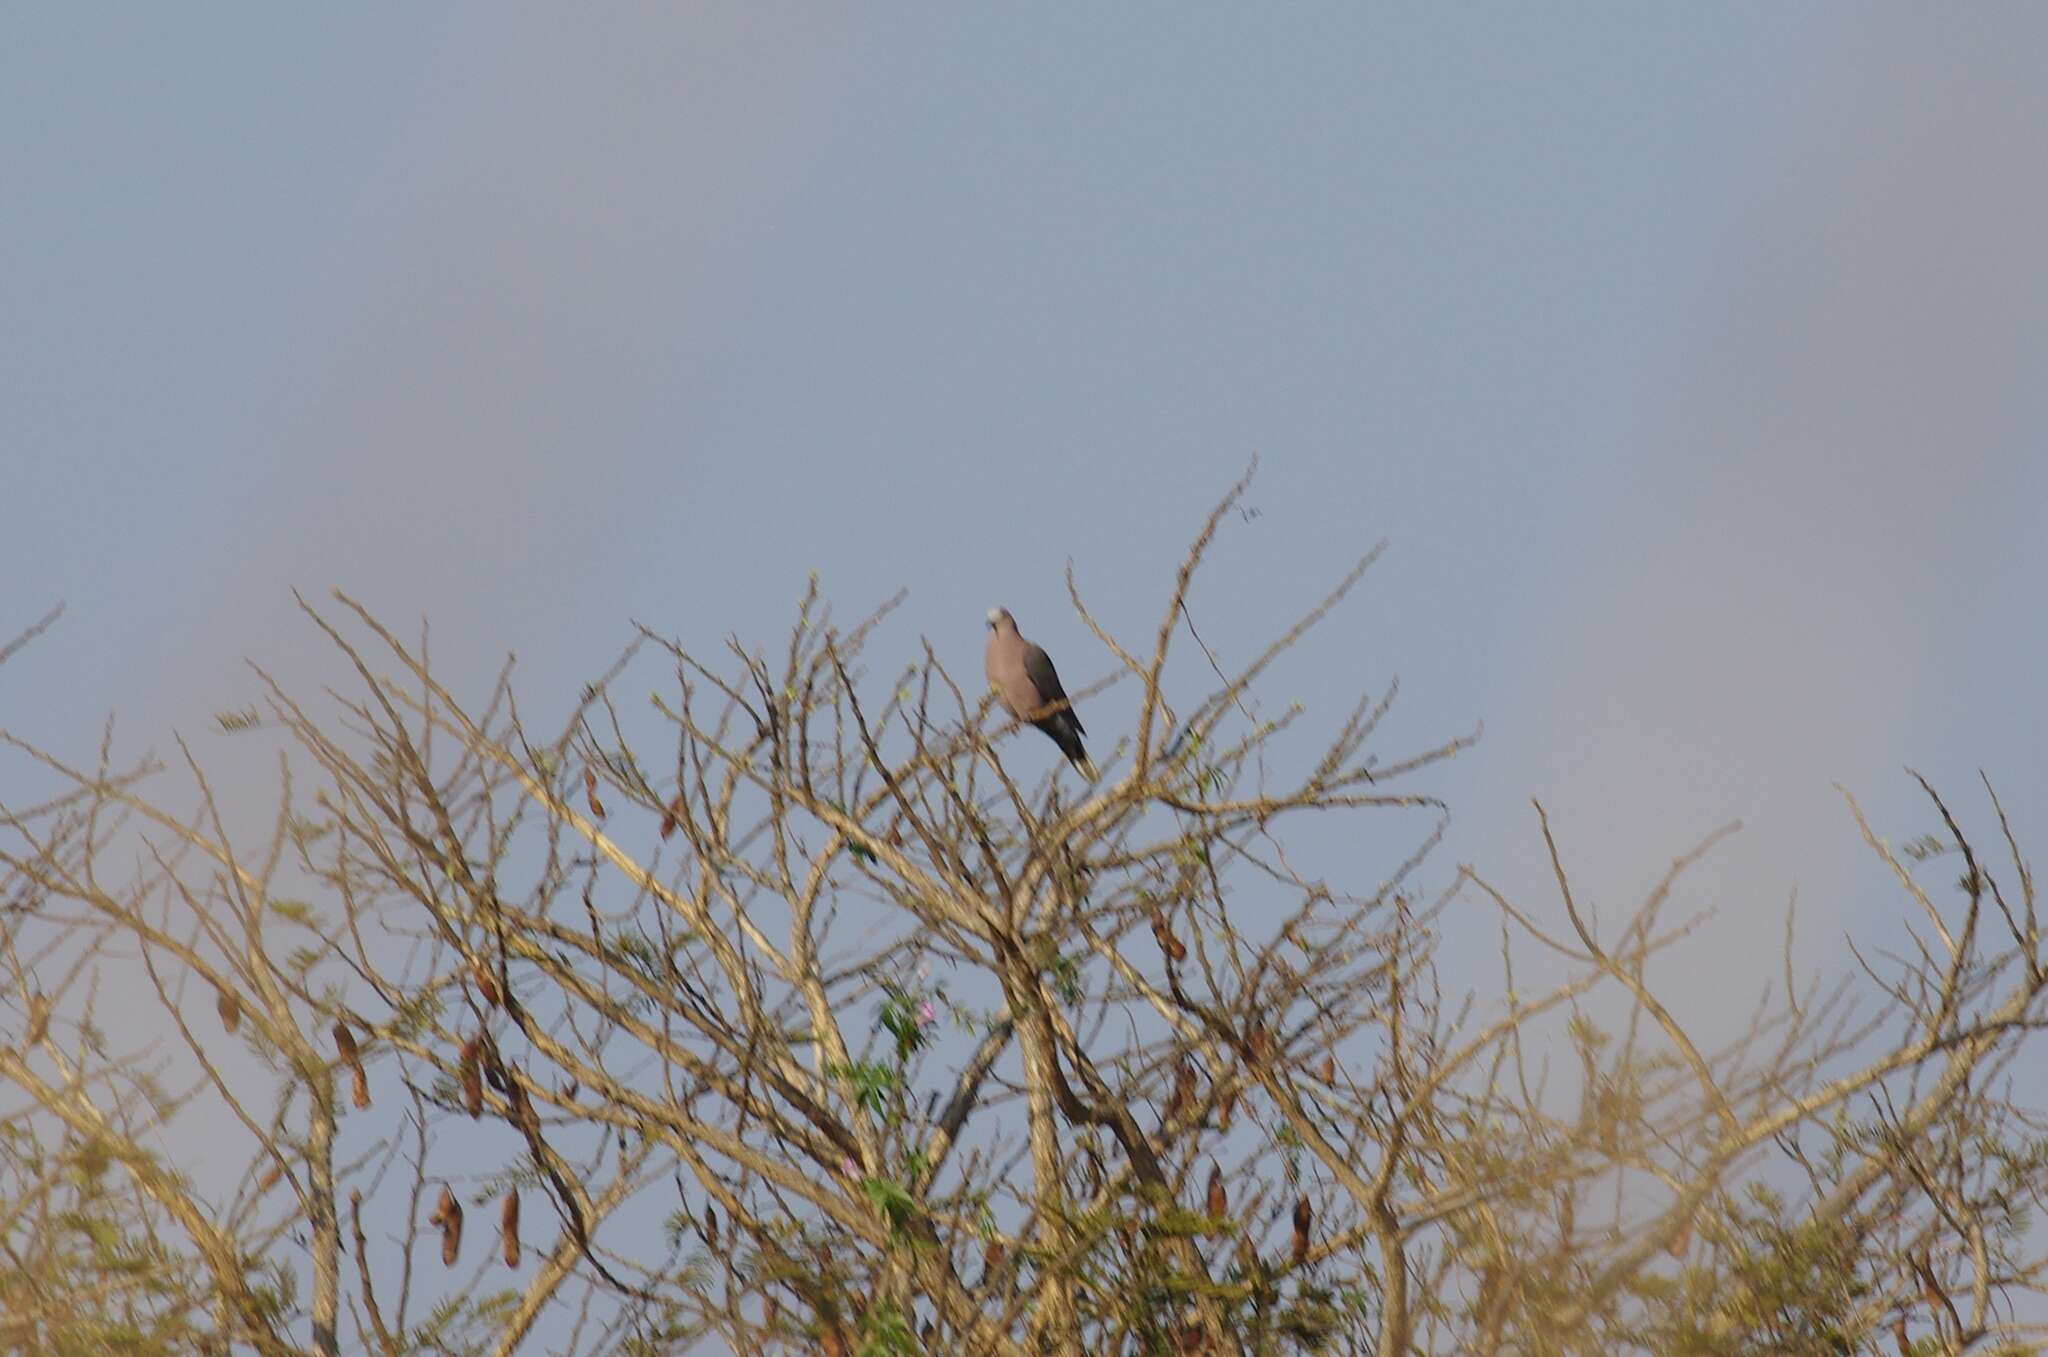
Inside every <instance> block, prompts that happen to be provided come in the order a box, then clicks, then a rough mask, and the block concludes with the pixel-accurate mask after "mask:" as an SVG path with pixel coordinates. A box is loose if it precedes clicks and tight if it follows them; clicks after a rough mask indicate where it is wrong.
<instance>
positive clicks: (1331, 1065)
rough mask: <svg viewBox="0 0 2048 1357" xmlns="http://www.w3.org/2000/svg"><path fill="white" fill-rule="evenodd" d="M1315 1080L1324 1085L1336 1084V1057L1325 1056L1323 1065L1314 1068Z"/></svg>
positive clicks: (1331, 1055)
mask: <svg viewBox="0 0 2048 1357" xmlns="http://www.w3.org/2000/svg"><path fill="white" fill-rule="evenodd" d="M1316 1078H1318V1079H1320V1080H1322V1081H1323V1082H1324V1083H1326V1084H1332V1085H1334V1084H1335V1083H1336V1082H1337V1057H1336V1056H1335V1055H1334V1054H1330V1055H1325V1056H1324V1057H1323V1063H1322V1064H1320V1065H1318V1066H1316Z"/></svg>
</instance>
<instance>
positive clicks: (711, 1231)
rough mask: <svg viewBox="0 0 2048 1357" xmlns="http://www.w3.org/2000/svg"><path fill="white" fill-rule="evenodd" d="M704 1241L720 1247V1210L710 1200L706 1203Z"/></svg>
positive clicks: (714, 1246) (713, 1246)
mask: <svg viewBox="0 0 2048 1357" xmlns="http://www.w3.org/2000/svg"><path fill="white" fill-rule="evenodd" d="M704 1242H705V1243H706V1244H709V1245H710V1246H711V1247H712V1248H714V1249H715V1248H717V1247H718V1210H717V1208H715V1207H714V1206H712V1205H711V1203H710V1202H705V1203H704Z"/></svg>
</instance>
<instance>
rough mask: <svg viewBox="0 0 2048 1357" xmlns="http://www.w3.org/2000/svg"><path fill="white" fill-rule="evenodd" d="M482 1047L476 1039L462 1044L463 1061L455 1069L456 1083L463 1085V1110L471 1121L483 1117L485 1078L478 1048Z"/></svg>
mask: <svg viewBox="0 0 2048 1357" xmlns="http://www.w3.org/2000/svg"><path fill="white" fill-rule="evenodd" d="M481 1045H482V1043H481V1042H480V1041H478V1040H477V1038H475V1037H471V1038H470V1039H469V1040H468V1041H465V1042H463V1043H462V1059H461V1060H460V1061H459V1062H457V1064H456V1069H455V1077H456V1082H457V1083H459V1084H461V1085H462V1110H463V1111H465V1112H467V1113H469V1116H470V1120H472V1121H474V1120H476V1118H478V1117H480V1116H482V1115H483V1111H484V1078H483V1071H482V1069H481V1068H480V1066H481V1065H482V1063H483V1062H482V1061H481V1059H480V1058H479V1050H478V1048H479V1047H480V1046H481Z"/></svg>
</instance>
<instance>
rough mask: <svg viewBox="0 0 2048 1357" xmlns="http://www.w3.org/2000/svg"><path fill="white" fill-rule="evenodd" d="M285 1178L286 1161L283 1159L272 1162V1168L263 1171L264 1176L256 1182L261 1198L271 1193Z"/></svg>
mask: <svg viewBox="0 0 2048 1357" xmlns="http://www.w3.org/2000/svg"><path fill="white" fill-rule="evenodd" d="M283 1177H284V1161H283V1160H282V1159H273V1160H271V1161H270V1167H269V1168H267V1169H265V1170H263V1176H262V1177H261V1178H258V1179H257V1180H256V1192H257V1194H258V1195H259V1196H260V1195H261V1194H263V1193H265V1192H268V1191H270V1189H271V1188H273V1187H276V1186H277V1185H278V1183H279V1181H280V1180H282V1179H283Z"/></svg>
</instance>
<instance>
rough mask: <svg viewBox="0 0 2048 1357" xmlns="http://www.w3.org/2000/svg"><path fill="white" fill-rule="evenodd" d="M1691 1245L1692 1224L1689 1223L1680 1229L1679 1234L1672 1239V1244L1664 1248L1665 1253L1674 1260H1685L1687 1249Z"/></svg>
mask: <svg viewBox="0 0 2048 1357" xmlns="http://www.w3.org/2000/svg"><path fill="white" fill-rule="evenodd" d="M1691 1243H1692V1222H1691V1221H1687V1222H1686V1223H1685V1224H1684V1225H1682V1226H1681V1227H1679V1231H1678V1233H1677V1234H1675V1235H1673V1236H1672V1237H1671V1242H1670V1243H1668V1244H1666V1245H1665V1246H1664V1252H1666V1253H1668V1254H1670V1255H1671V1256H1672V1257H1673V1258H1683V1257H1685V1251H1686V1248H1687V1247H1688V1246H1689V1245H1691Z"/></svg>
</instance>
